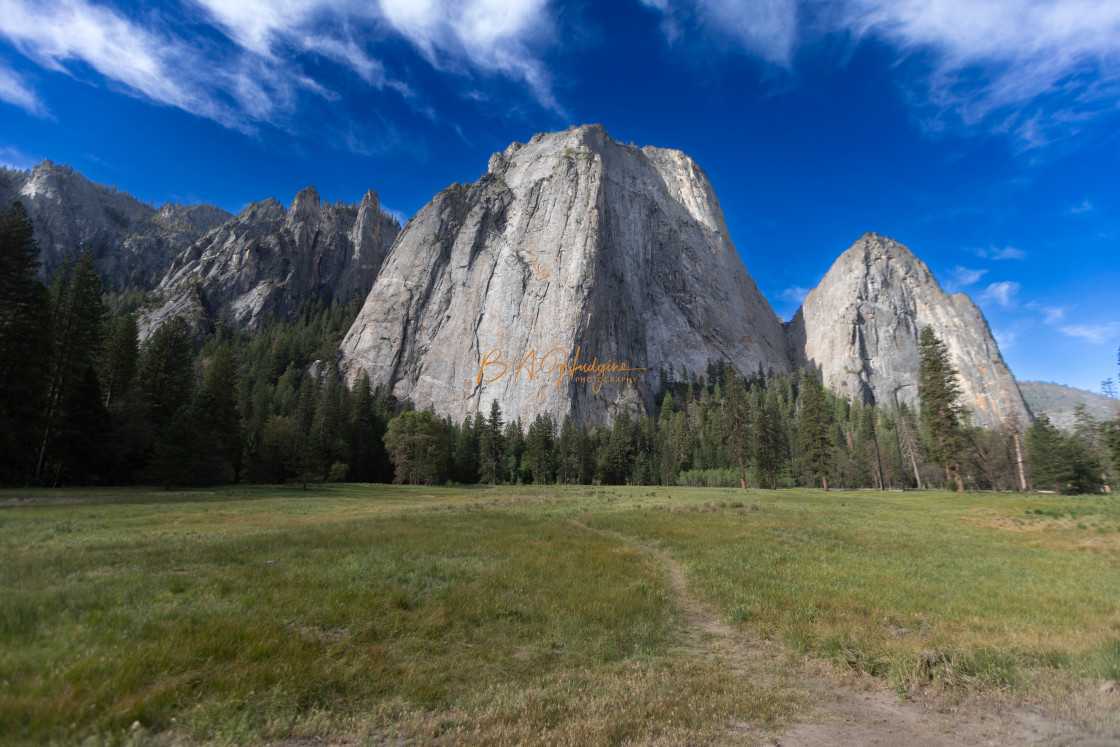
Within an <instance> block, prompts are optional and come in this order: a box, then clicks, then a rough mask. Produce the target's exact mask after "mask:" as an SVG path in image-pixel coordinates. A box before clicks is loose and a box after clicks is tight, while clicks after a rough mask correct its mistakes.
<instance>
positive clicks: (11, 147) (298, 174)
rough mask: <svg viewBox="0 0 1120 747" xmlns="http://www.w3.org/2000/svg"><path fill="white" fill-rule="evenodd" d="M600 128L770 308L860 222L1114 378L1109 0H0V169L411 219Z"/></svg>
mask: <svg viewBox="0 0 1120 747" xmlns="http://www.w3.org/2000/svg"><path fill="white" fill-rule="evenodd" d="M589 122H599V123H602V124H603V125H605V126H606V128H607V130H608V131H609V132H610V134H611V135H612V136H613V137H614V138H615V139H616V140H620V141H623V142H634V143H636V144H640V145H658V146H663V147H671V148H678V149H680V150H683V151H684V152H686V153H688V154H689V155H690V156H692V157H693V158H695V159H696V160H697V162H698V163H700V165H701V166H702V167H703V168H704V169H705V171H706V172H707V173H708V176H709V177H710V178H711V180H712V183H713V184H714V186H715V189H716V193H717V194H718V195H719V198H720V202H721V204H722V206H723V210H724V213H725V214H726V217H727V223H728V226H729V228H730V231H731V235H732V238H733V239H734V241H735V243H736V246H737V247H738V248H739V251H740V254H741V255H742V257H743V261H744V263H745V264H746V267H747V269H748V270H749V271H750V273H751V274H752V275H753V276H754V278H755V279H756V281H757V282H758V284H759V287H760V288H761V289H762V290H763V292H764V293H765V294H766V296H767V298H768V299H769V300H770V302H771V303H772V304H773V306H774V308H775V310H776V311H777V312H778V313H779V314H780V315H781V316H782V317H783V318H786V319H788V318H789V316H791V315H792V313H793V312H794V311H795V310H796V308H797V306H798V305H799V303H800V299H801V296H802V295H803V293H804V292H805V289H807V288H810V287H812V286H813V285H815V284H816V283H817V282H818V281H819V280H820V278H821V277H822V276H823V275H824V273H825V272H826V271H827V270H828V268H829V266H830V265H831V263H832V262H833V260H834V259H835V258H836V257H837V256H838V255H839V254H840V252H842V251H843V250H844V249H845V248H847V247H848V246H849V245H850V244H851V243H852V242H853V241H855V240H856V239H857V238H858V237H859V236H860V235H862V234H863V233H864V232H866V231H876V232H878V233H880V234H886V235H889V236H891V237H892V238H894V239H897V240H898V241H901V242H902V243H904V244H906V245H907V246H909V247H910V248H911V249H912V250H913V251H914V252H915V253H916V254H917V255H918V256H919V257H921V258H922V259H923V260H924V261H925V262H926V263H927V264H928V265H929V266H930V268H931V269H932V270H933V271H934V273H935V274H936V275H937V277H938V278H939V280H940V281H941V283H942V285H943V286H944V287H946V288H947V289H948V290H951V291H963V292H966V293H968V294H969V295H970V296H971V297H972V298H973V300H975V301H976V302H977V303H978V304H979V305H980V307H981V308H982V309H983V311H984V313H985V315H986V316H987V318H988V320H989V323H990V324H991V326H992V328H993V330H994V331H995V333H996V335H997V338H998V339H999V340H1000V343H1001V348H1002V350H1003V352H1004V356H1005V358H1006V359H1007V361H1008V363H1009V364H1010V366H1011V368H1012V371H1014V373H1015V375H1016V376H1017V377H1019V378H1020V379H1042V380H1049V381H1057V382H1060V383H1067V384H1071V385H1074V386H1079V387H1082V388H1086V389H1092V390H1098V389H1099V387H1100V383H1101V381H1102V380H1103V379H1105V378H1108V377H1113V378H1116V376H1117V361H1116V355H1117V347H1118V346H1120V305H1118V303H1117V289H1118V288H1120V186H1118V185H1120V181H1118V179H1117V175H1118V174H1120V168H1118V167H1120V3H1116V2H1111V1H1110V0H1098V1H1096V2H1093V1H1091V0H1067V1H1065V2H1053V1H1050V2H1044V1H1042V0H807V1H804V2H798V0H682V1H680V2H671V1H670V0H608V1H604V2H568V3H564V2H547V1H546V0H508V1H507V2H501V1H499V0H364V1H362V2H357V1H355V0H273V1H272V2H266V0H247V1H238V0H182V2H172V3H149V2H131V1H128V0H111V1H110V0H105V1H103V2H94V1H93V0H0V163H3V164H6V165H8V166H14V167H19V168H27V167H29V166H31V165H33V164H34V163H36V162H38V161H39V160H41V159H43V158H51V159H52V160H54V161H57V162H61V163H68V164H70V165H72V166H74V167H75V168H77V169H78V170H80V171H82V172H83V173H85V174H86V175H87V176H89V177H90V178H92V179H94V180H95V181H101V182H106V183H109V184H115V185H117V186H118V187H119V188H121V189H123V190H126V191H128V192H131V193H133V194H135V195H137V196H138V197H140V198H141V199H144V200H154V201H155V202H156V203H157V204H158V203H161V202H164V201H168V200H171V201H174V200H180V201H184V202H187V201H191V202H194V201H205V202H213V203H216V204H218V205H221V206H222V207H224V208H226V209H227V210H230V211H233V212H236V211H239V210H240V209H241V208H242V207H244V206H245V205H246V204H248V203H249V202H251V201H253V200H260V199H264V198H267V197H269V196H276V197H277V198H278V199H280V200H281V201H283V202H285V203H288V202H290V200H291V199H292V197H293V196H294V195H295V193H296V192H297V191H298V190H299V189H301V188H303V187H305V186H307V185H308V184H312V185H314V186H316V187H317V188H318V189H319V192H320V194H321V195H322V196H323V198H324V199H327V200H331V201H333V200H338V199H343V200H346V201H356V200H358V199H360V197H361V195H362V194H363V193H364V192H365V190H367V189H371V188H372V189H375V190H377V191H378V193H379V194H380V196H381V201H382V203H383V204H384V205H385V206H386V207H387V208H389V209H391V210H392V211H395V212H396V213H397V214H398V215H400V216H401V217H402V218H403V217H407V216H409V215H411V214H412V213H414V212H415V211H416V210H418V209H419V208H420V207H422V206H423V205H424V204H425V203H426V202H427V201H428V200H429V199H431V197H432V196H433V195H434V194H435V193H436V192H438V191H439V190H440V189H442V188H444V187H446V186H447V185H448V184H450V183H452V182H455V181H460V182H468V181H473V180H475V179H477V178H478V177H479V175H481V174H482V173H483V172H484V171H485V169H486V162H487V159H488V157H489V155H490V153H491V152H493V151H497V150H502V149H503V148H505V146H506V145H507V144H508V143H509V142H511V141H514V140H520V141H525V140H527V139H528V138H529V137H531V136H532V134H533V133H535V132H539V131H548V130H558V129H564V128H566V127H568V126H569V125H571V124H582V123H589Z"/></svg>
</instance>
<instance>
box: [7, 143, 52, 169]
mask: <svg viewBox="0 0 1120 747" xmlns="http://www.w3.org/2000/svg"><path fill="white" fill-rule="evenodd" d="M40 160H42V159H36V158H32V157H31V156H29V155H27V154H26V153H24V152H23V151H21V150H20V149H19V148H13V147H11V146H9V145H0V166H4V167H6V168H9V169H16V170H18V171H27V170H28V169H30V168H31V167H32V166H34V165H35V164H36V163H38V162H39V161H40Z"/></svg>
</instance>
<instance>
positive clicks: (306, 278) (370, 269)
mask: <svg viewBox="0 0 1120 747" xmlns="http://www.w3.org/2000/svg"><path fill="white" fill-rule="evenodd" d="M399 230H400V227H399V226H398V224H397V222H396V220H395V219H394V218H392V217H391V216H389V215H388V214H387V213H385V212H383V211H382V210H381V206H380V203H379V202H378V199H377V193H376V192H373V191H370V192H368V193H366V195H365V197H364V198H363V199H362V202H361V204H360V205H344V204H327V205H322V204H320V201H319V194H318V193H317V192H316V191H315V190H314V189H313V188H311V187H308V188H307V189H305V190H303V191H302V192H300V193H299V194H298V195H296V198H295V200H294V201H293V202H292V206H291V209H290V210H285V209H284V206H283V205H281V204H280V203H279V202H277V201H276V200H275V199H269V200H265V201H264V202H254V203H253V204H251V205H250V206H249V207H247V208H245V209H244V210H243V211H242V212H241V214H240V215H238V216H237V217H236V218H234V219H233V220H230V221H228V222H226V223H225V224H223V225H222V226H220V227H218V228H216V229H214V230H213V231H211V232H210V233H208V234H206V236H204V237H203V238H201V239H200V240H198V241H197V242H195V243H194V244H192V245H191V246H190V247H188V248H187V249H186V250H184V251H183V252H182V253H181V254H180V255H179V256H177V257H176V258H175V260H174V261H173V262H172V263H171V267H170V269H169V270H168V272H167V275H166V276H165V277H164V279H163V281H162V282H161V283H160V284H159V287H158V288H157V289H156V296H157V298H158V299H159V301H158V302H157V303H156V304H155V305H154V307H153V308H150V309H148V310H147V311H145V312H143V313H142V314H140V316H139V319H138V325H139V328H140V339H141V340H142V341H143V340H145V339H147V338H148V337H149V336H150V335H151V333H152V332H153V331H154V330H155V329H156V328H158V327H159V325H161V324H163V322H164V321H166V320H167V319H170V318H171V317H173V316H182V317H183V318H184V319H185V320H186V321H187V323H188V324H190V325H191V327H192V328H193V329H195V330H196V331H203V330H205V329H206V328H208V327H209V326H210V325H211V324H213V323H214V322H215V321H217V320H219V319H220V320H222V321H224V322H226V323H228V324H231V325H234V326H236V327H238V328H240V329H254V328H256V327H257V326H258V325H259V324H260V322H262V321H263V320H264V319H265V318H266V317H267V316H270V315H271V316H274V317H275V318H277V319H291V318H292V317H293V316H294V315H295V313H296V312H297V310H298V309H299V306H300V304H301V303H303V302H304V301H310V300H324V301H330V300H338V301H340V302H342V303H349V302H350V301H351V300H352V299H353V298H355V297H364V296H365V294H366V293H367V292H368V291H369V288H370V286H371V285H372V284H373V279H374V277H376V275H377V271H378V269H379V268H380V267H381V260H382V258H383V257H384V256H385V252H386V250H387V249H388V247H389V246H390V245H391V244H392V243H393V240H394V239H395V238H396V236H397V233H398V232H399Z"/></svg>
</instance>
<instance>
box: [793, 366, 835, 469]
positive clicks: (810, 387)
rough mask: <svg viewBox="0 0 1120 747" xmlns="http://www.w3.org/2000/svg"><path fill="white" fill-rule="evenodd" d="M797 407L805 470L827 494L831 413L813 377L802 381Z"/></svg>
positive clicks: (830, 444) (830, 463) (817, 382)
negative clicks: (798, 405) (799, 408)
mask: <svg viewBox="0 0 1120 747" xmlns="http://www.w3.org/2000/svg"><path fill="white" fill-rule="evenodd" d="M799 404H800V405H801V411H800V413H799V422H798V436H799V438H800V440H801V452H802V458H803V459H804V460H805V470H806V472H808V473H809V474H810V475H811V476H812V477H813V478H814V481H815V480H820V482H821V489H823V490H828V475H829V473H830V472H832V467H833V452H832V438H831V437H830V432H831V427H832V422H831V421H832V414H833V411H832V408H831V407H830V406H829V404H828V402H827V400H826V398H825V392H824V386H823V385H822V384H821V381H820V379H818V378H817V377H816V376H814V375H813V374H809V375H808V376H806V377H805V378H804V380H803V381H802V384H801V401H800V403H799Z"/></svg>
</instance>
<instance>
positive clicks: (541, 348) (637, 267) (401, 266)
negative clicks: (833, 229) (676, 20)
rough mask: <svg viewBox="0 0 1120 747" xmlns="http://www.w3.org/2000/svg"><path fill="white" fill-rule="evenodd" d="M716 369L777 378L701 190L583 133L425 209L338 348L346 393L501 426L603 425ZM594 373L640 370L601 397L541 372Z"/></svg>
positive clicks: (595, 132)
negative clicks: (483, 416)
mask: <svg viewBox="0 0 1120 747" xmlns="http://www.w3.org/2000/svg"><path fill="white" fill-rule="evenodd" d="M494 351H500V352H498V353H496V355H499V356H500V364H494V365H490V366H486V368H485V370H484V371H483V380H482V381H480V380H479V373H480V364H481V363H482V362H483V361H484V360H487V359H488V356H490V358H489V359H490V360H493V355H495V352H494ZM534 351H535V354H534ZM577 351H578V353H577ZM577 356H578V357H577ZM526 359H528V360H527V361H526ZM720 359H724V360H729V361H732V362H733V363H734V364H735V365H736V366H737V367H739V368H740V370H749V371H753V370H755V369H756V368H757V367H758V366H760V365H761V366H762V367H764V368H773V369H775V370H780V371H785V370H788V368H789V360H788V355H787V346H786V342H785V339H784V337H783V331H782V328H781V324H780V322H779V320H778V318H777V317H776V316H775V314H774V312H773V310H772V309H771V308H770V305H769V304H768V303H767V302H766V300H765V299H764V298H763V297H762V295H761V294H760V293H759V291H758V288H757V287H756V286H755V283H754V281H753V280H752V279H751V277H750V275H749V274H748V273H747V271H746V269H745V268H744V267H743V263H742V260H741V259H740V258H739V255H738V253H737V252H736V250H735V247H734V246H733V245H732V243H731V239H730V237H729V236H728V233H727V226H726V225H725V223H724V218H723V213H722V210H721V209H720V205H719V201H718V200H717V199H716V196H715V193H714V192H713V190H712V186H711V184H710V183H709V181H708V178H707V176H706V175H705V174H704V172H703V171H702V170H701V169H700V167H699V166H697V165H696V163H695V162H694V161H693V160H692V159H691V158H689V157H688V156H686V155H684V154H683V153H681V152H679V151H674V150H664V149H661V148H653V147H645V148H636V147H633V146H626V145H622V144H620V143H616V142H615V141H613V140H611V139H610V137H609V136H608V135H607V133H606V131H605V130H604V129H603V128H602V127H600V126H598V125H590V126H583V127H578V128H572V129H570V130H568V131H566V132H559V133H552V134H540V135H536V136H534V137H533V138H532V140H531V141H530V142H529V143H527V144H522V143H514V144H512V145H510V146H509V147H508V148H507V149H506V150H505V151H504V152H502V153H495V154H494V155H493V156H492V157H491V159H490V164H489V170H488V171H487V173H486V174H484V175H483V176H482V178H480V179H479V180H478V181H477V182H475V183H474V184H466V185H462V184H456V185H452V186H451V187H449V188H448V189H446V190H444V191H443V192H441V193H440V194H438V195H437V196H436V197H435V199H433V200H432V201H431V202H430V203H428V205H426V206H425V207H424V208H423V209H421V210H420V212H419V213H418V214H417V215H416V216H415V217H414V218H413V219H412V220H411V221H409V223H408V224H407V225H406V226H405V228H404V229H403V231H402V232H401V235H400V237H399V238H398V240H397V242H396V244H395V245H394V246H393V248H392V250H391V252H390V253H389V256H388V257H387V258H386V260H385V264H384V266H383V267H382V269H381V272H380V274H379V275H378V278H377V281H376V282H375V283H374V286H373V289H372V290H371V291H370V294H369V296H368V298H367V299H366V303H365V306H364V307H363V309H362V311H361V313H360V314H359V316H358V318H357V320H356V321H355V323H354V326H353V327H352V328H351V330H350V332H349V333H348V334H347V336H346V338H345V339H344V341H343V343H342V348H341V365H342V367H343V369H344V370H345V371H346V372H347V374H348V377H349V379H350V380H351V381H353V380H354V379H355V378H356V377H357V376H358V374H359V372H361V371H363V370H364V371H367V372H368V373H369V374H370V377H371V379H372V380H373V382H374V383H375V384H376V383H384V384H388V385H389V386H391V387H392V390H393V391H394V393H395V394H396V395H397V396H398V397H400V398H402V399H403V398H406V397H408V398H411V399H412V401H413V402H414V403H415V404H416V406H418V407H433V408H434V409H435V410H436V411H437V412H438V413H440V414H441V415H449V416H451V417H452V418H454V419H456V420H459V419H462V418H463V417H464V416H465V415H467V414H470V413H473V412H475V411H477V410H482V411H484V412H485V411H488V409H489V407H490V402H491V401H492V400H497V401H498V402H499V404H500V405H501V407H502V410H503V412H505V413H506V414H507V416H508V417H510V418H514V417H521V418H522V419H532V418H533V417H534V416H535V415H536V414H537V413H544V412H547V413H549V414H551V415H552V416H553V417H554V418H557V419H559V418H561V417H563V416H564V415H568V414H570V415H572V416H573V417H574V418H575V420H576V421H577V422H587V421H589V420H600V419H610V418H611V417H613V415H614V413H615V412H617V410H618V408H620V407H634V408H645V409H649V408H651V407H652V404H653V395H654V394H655V392H656V391H657V388H658V385H659V376H660V372H661V370H663V369H664V370H665V371H667V372H671V373H673V374H675V375H677V376H680V375H681V374H682V373H685V372H691V373H697V374H702V373H703V371H704V369H705V366H706V364H707V363H708V362H709V361H711V360H720ZM593 361H597V362H598V363H606V362H608V361H609V362H611V363H613V364H615V365H625V366H626V367H628V368H631V369H634V368H638V369H644V370H642V371H635V372H627V373H622V372H617V373H616V374H615V378H618V379H628V381H612V380H607V381H604V382H603V383H602V385H601V387H600V386H597V385H596V384H595V383H593V382H587V381H580V380H579V378H580V373H579V372H577V374H576V375H575V376H564V377H560V376H558V373H559V370H558V368H554V367H555V366H557V365H558V364H559V363H561V362H563V363H564V364H566V365H568V366H573V365H577V364H590V363H592V362H593ZM523 362H524V363H525V365H521V364H522V363H523ZM503 365H504V366H506V371H505V375H503V376H501V377H500V378H496V379H495V380H494V381H491V382H486V381H485V379H489V378H492V377H495V376H496V375H497V374H499V373H500V372H501V370H502V366H503ZM609 375H610V374H608V376H609ZM596 389H598V391H596Z"/></svg>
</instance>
